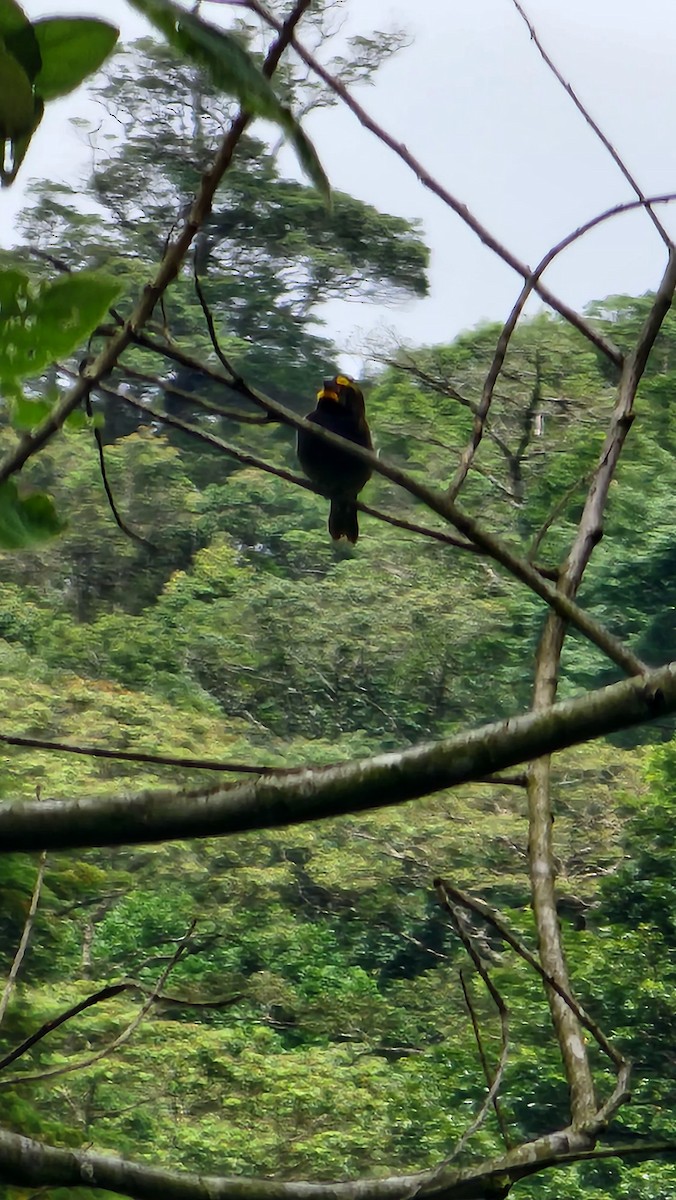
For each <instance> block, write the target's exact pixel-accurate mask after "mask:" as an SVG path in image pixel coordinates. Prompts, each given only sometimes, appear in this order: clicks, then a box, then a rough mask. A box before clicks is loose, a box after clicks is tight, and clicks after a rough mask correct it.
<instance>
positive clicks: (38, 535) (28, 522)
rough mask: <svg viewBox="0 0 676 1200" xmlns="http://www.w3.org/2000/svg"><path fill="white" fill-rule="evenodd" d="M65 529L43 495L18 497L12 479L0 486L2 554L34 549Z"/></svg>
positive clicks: (62, 522)
mask: <svg viewBox="0 0 676 1200" xmlns="http://www.w3.org/2000/svg"><path fill="white" fill-rule="evenodd" d="M65 527H66V526H65V522H64V521H62V520H61V518H60V517H59V516H58V514H57V512H56V509H55V508H54V502H53V500H52V499H51V497H50V496H47V495H46V494H45V493H44V492H33V493H32V494H30V495H28V496H20V495H19V491H18V488H17V486H16V483H15V482H14V480H13V479H9V480H7V482H6V483H3V484H0V546H2V548H3V549H4V550H23V549H25V548H26V547H27V546H37V545H39V544H40V543H41V542H46V541H48V540H49V539H50V538H53V537H55V536H56V534H57V533H61V532H62V530H64V529H65Z"/></svg>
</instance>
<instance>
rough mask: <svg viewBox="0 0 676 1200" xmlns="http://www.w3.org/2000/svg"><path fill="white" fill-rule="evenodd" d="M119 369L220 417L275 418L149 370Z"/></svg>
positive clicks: (256, 421)
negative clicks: (192, 389) (221, 401)
mask: <svg viewBox="0 0 676 1200" xmlns="http://www.w3.org/2000/svg"><path fill="white" fill-rule="evenodd" d="M118 370H119V371H120V372H121V374H122V375H123V376H124V378H125V379H138V380H139V382H141V383H149V384H151V385H152V386H154V387H156V388H157V389H158V390H159V391H161V392H166V393H167V395H168V396H176V397H177V399H179V400H185V401H186V403H187V404H194V405H195V407H196V408H202V409H204V411H205V412H208V413H213V414H214V415H215V416H218V417H227V419H228V420H230V421H237V422H238V423H239V424H241V425H269V424H270V423H271V421H273V420H274V418H273V417H271V416H270V415H269V413H263V414H262V415H261V414H259V413H256V414H254V413H245V412H241V411H240V410H239V409H234V408H223V407H222V406H221V405H220V404H215V403H214V401H213V400H207V399H206V397H205V396H200V394H199V393H198V392H189V391H188V390H187V388H180V387H177V386H176V384H175V383H168V382H167V380H166V379H161V378H160V376H159V375H151V374H150V372H148V371H137V370H134V369H132V368H131V367H128V366H126V365H121V366H120V367H119V368H118Z"/></svg>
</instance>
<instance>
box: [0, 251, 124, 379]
mask: <svg viewBox="0 0 676 1200" xmlns="http://www.w3.org/2000/svg"><path fill="white" fill-rule="evenodd" d="M119 290H120V286H119V284H118V283H116V282H115V281H114V280H111V279H108V278H107V277H106V276H104V275H95V274H93V273H92V272H86V271H82V272H80V274H77V275H75V274H74V275H66V276H64V277H63V278H61V279H57V280H56V282H55V283H36V282H34V281H32V280H30V279H29V278H28V276H27V275H24V274H22V272H20V271H1V272H0V381H2V380H9V381H12V380H16V379H23V378H25V377H26V376H29V375H36V374H37V373H38V372H39V371H41V370H42V369H43V368H44V367H46V366H47V365H48V363H50V362H53V361H54V359H57V358H62V357H63V356H64V355H66V354H69V353H70V352H71V350H74V349H75V347H76V346H78V345H79V344H80V343H81V342H83V341H84V339H85V338H86V336H87V334H88V333H90V332H91V330H92V329H93V328H94V326H95V325H96V324H97V323H98V321H100V320H101V318H102V317H103V316H104V314H105V313H106V311H107V309H108V307H109V305H110V304H111V303H112V301H113V300H114V299H115V296H117V294H118V293H119Z"/></svg>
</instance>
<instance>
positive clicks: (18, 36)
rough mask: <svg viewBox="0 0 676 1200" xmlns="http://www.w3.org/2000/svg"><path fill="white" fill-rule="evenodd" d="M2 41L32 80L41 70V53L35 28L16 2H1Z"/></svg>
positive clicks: (9, 0)
mask: <svg viewBox="0 0 676 1200" xmlns="http://www.w3.org/2000/svg"><path fill="white" fill-rule="evenodd" d="M0 41H4V43H5V49H6V50H7V51H8V52H9V53H10V54H11V55H12V58H15V59H16V61H17V62H18V63H19V66H21V67H23V69H24V71H25V72H26V74H27V76H28V78H29V79H30V80H33V79H35V76H36V75H37V73H38V71H39V70H40V51H39V50H38V43H37V40H36V37H35V33H34V30H33V26H32V25H31V23H30V21H29V20H28V17H27V16H26V14H25V12H24V11H23V9H22V8H21V7H20V6H19V5H18V4H16V3H15V0H0Z"/></svg>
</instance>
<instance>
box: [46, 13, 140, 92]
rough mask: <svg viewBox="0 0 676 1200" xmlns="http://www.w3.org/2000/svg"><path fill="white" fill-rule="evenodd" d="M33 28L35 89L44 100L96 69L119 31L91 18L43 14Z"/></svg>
mask: <svg viewBox="0 0 676 1200" xmlns="http://www.w3.org/2000/svg"><path fill="white" fill-rule="evenodd" d="M33 30H34V32H35V37H36V39H37V44H38V48H39V51H40V55H41V58H42V68H41V70H40V71H39V72H38V75H37V78H36V80H35V89H36V91H37V92H38V94H39V95H40V96H42V98H43V99H44V100H53V99H54V98H55V97H56V96H65V95H66V94H67V93H68V92H72V90H73V88H76V87H78V86H79V84H81V83H82V81H83V80H84V79H86V78H87V76H88V75H93V73H94V71H98V69H99V67H100V66H101V63H102V62H104V61H105V59H106V58H107V57H108V55H109V54H110V52H111V50H112V49H113V46H114V45H115V43H116V41H117V39H118V36H119V32H120V31H119V29H117V28H116V27H115V26H114V25H109V24H108V22H107V21H97V20H95V19H94V18H93V17H47V18H45V19H44V20H42V21H35V22H34V24H33Z"/></svg>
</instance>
